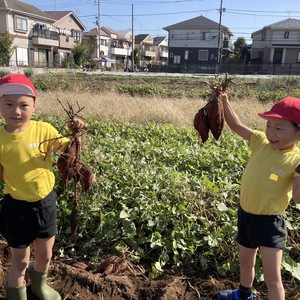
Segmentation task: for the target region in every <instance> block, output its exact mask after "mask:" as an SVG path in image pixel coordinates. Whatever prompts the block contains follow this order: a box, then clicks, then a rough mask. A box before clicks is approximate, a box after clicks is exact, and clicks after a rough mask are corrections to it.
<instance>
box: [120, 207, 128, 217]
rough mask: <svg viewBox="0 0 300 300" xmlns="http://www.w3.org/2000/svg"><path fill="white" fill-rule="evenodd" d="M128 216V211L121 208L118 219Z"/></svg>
mask: <svg viewBox="0 0 300 300" xmlns="http://www.w3.org/2000/svg"><path fill="white" fill-rule="evenodd" d="M128 217H129V215H128V213H127V212H126V211H125V210H124V209H123V210H121V212H120V219H126V218H128Z"/></svg>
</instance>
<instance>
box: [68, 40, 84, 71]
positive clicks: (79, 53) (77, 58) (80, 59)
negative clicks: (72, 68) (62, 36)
mask: <svg viewBox="0 0 300 300" xmlns="http://www.w3.org/2000/svg"><path fill="white" fill-rule="evenodd" d="M86 51H87V47H86V45H84V44H82V43H81V44H77V45H75V46H74V47H73V48H72V49H71V52H72V54H73V60H74V63H75V65H77V66H82V65H84V62H85V53H86Z"/></svg>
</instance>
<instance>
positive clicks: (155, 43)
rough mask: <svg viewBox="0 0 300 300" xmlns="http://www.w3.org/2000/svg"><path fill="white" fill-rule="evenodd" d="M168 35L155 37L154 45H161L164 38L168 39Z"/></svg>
mask: <svg viewBox="0 0 300 300" xmlns="http://www.w3.org/2000/svg"><path fill="white" fill-rule="evenodd" d="M166 38H167V37H165V36H156V37H154V38H153V44H154V45H159V44H160V43H161V42H163V41H164V40H166Z"/></svg>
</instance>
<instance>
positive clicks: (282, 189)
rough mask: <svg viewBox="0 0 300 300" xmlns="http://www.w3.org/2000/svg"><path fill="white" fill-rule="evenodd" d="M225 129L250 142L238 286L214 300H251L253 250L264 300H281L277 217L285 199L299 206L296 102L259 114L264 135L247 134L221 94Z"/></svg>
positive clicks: (282, 231) (281, 227)
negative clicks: (259, 265)
mask: <svg viewBox="0 0 300 300" xmlns="http://www.w3.org/2000/svg"><path fill="white" fill-rule="evenodd" d="M221 100H222V103H223V107H224V113H225V120H226V123H227V124H228V126H229V128H230V129H231V130H232V131H234V132H235V133H237V134H238V135H240V136H241V137H242V138H243V139H245V140H247V141H249V142H250V150H251V156H250V159H249V161H248V164H247V166H246V169H245V171H244V174H243V176H242V181H241V195H240V204H239V209H238V234H237V242H238V244H239V261H240V286H239V289H237V290H227V291H223V292H219V293H218V294H217V298H218V300H225V299H227V300H230V299H231V300H233V299H236V300H246V299H250V300H252V299H255V295H254V294H253V292H252V284H253V281H254V276H255V269H254V266H255V261H256V254H257V251H258V249H260V253H261V258H262V267H263V273H264V280H265V282H266V285H267V288H268V299H269V300H284V299H285V292H284V287H283V284H282V279H281V270H280V267H281V261H282V252H283V249H284V247H285V241H286V237H287V231H286V225H285V220H284V218H283V216H282V214H283V213H284V211H285V209H286V207H287V206H288V204H289V201H290V199H291V196H292V198H293V200H294V201H295V202H296V203H300V174H299V173H300V167H299V164H300V150H299V148H298V147H297V145H296V144H297V142H298V141H299V139H300V99H298V98H294V97H287V98H284V99H282V100H280V101H278V102H277V103H275V105H274V106H273V107H272V108H271V110H270V111H267V112H264V113H259V116H260V117H262V118H264V119H265V120H266V130H265V132H261V131H258V130H252V129H250V128H249V127H247V126H245V125H244V124H242V123H241V121H240V120H239V117H238V116H237V115H236V113H235V112H234V111H233V109H232V107H231V106H230V103H229V101H228V96H227V94H226V93H224V94H222V95H221Z"/></svg>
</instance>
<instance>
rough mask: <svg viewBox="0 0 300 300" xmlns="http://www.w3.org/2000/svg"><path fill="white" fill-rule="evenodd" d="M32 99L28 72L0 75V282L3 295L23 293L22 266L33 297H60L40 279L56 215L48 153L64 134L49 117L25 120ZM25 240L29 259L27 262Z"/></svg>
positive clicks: (77, 124) (14, 298) (15, 299)
mask: <svg viewBox="0 0 300 300" xmlns="http://www.w3.org/2000/svg"><path fill="white" fill-rule="evenodd" d="M36 105H37V103H36V90H35V87H34V85H33V83H32V82H31V80H30V79H29V78H27V77H26V76H24V75H20V74H10V75H6V76H4V77H2V78H1V79H0V113H1V115H2V117H3V118H4V120H5V123H6V124H5V126H4V127H2V128H0V136H1V139H0V167H1V168H0V173H1V174H0V178H2V179H3V180H4V182H5V186H4V194H5V196H4V198H3V200H1V203H0V231H1V234H2V235H3V237H4V238H5V239H6V240H7V242H8V245H9V246H10V248H11V255H12V263H11V268H10V270H9V274H8V278H7V280H5V282H4V286H5V291H6V295H7V299H8V300H26V299H27V294H26V283H25V281H24V278H25V273H26V271H27V273H28V275H29V278H30V280H31V290H32V292H33V293H34V294H35V295H36V296H37V297H38V298H39V299H43V300H60V299H61V296H60V295H59V293H58V292H57V291H55V290H54V289H52V288H51V287H50V286H49V285H47V283H46V279H47V272H48V268H49V265H50V261H51V257H52V248H53V245H54V241H55V234H56V215H57V211H56V196H55V193H54V191H53V188H54V183H55V182H54V181H55V178H54V174H53V170H52V161H51V155H50V154H49V153H50V152H53V151H55V150H60V151H63V150H64V149H65V148H66V147H67V145H68V143H69V140H68V139H67V138H64V137H62V136H61V135H60V134H59V133H58V131H57V130H56V129H55V128H54V127H53V126H52V125H50V124H49V123H45V122H39V121H33V120H31V117H32V114H33V113H34V111H35V108H36ZM84 126H86V124H85V123H84V122H83V121H81V120H78V119H76V120H74V122H72V125H70V127H69V128H70V129H71V130H72V129H81V128H83V127H84ZM47 141H49V142H47ZM53 141H55V142H53ZM45 153H47V155H46V154H45ZM31 244H33V245H34V256H35V261H31V262H29V259H30V245H31Z"/></svg>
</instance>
